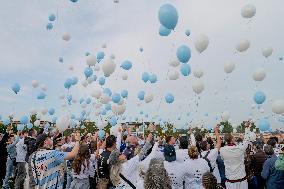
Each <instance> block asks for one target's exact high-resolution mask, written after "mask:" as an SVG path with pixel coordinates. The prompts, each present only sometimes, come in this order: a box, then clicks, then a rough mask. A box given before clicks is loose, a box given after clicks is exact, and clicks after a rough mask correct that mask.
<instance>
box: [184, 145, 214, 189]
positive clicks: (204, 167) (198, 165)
mask: <svg viewBox="0 0 284 189" xmlns="http://www.w3.org/2000/svg"><path fill="white" fill-rule="evenodd" d="M188 155H189V159H188V160H186V161H185V162H184V163H183V169H185V171H186V177H185V188H186V189H193V188H201V186H202V184H201V178H202V175H203V174H204V173H206V172H207V171H210V168H209V166H208V163H207V162H206V161H205V160H204V159H202V158H199V152H198V149H197V147H196V146H191V147H190V148H189V149H188Z"/></svg>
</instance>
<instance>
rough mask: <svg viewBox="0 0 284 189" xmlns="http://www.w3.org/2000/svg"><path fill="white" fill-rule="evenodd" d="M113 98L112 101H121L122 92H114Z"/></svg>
mask: <svg viewBox="0 0 284 189" xmlns="http://www.w3.org/2000/svg"><path fill="white" fill-rule="evenodd" d="M111 99H112V101H113V102H114V103H119V101H120V99H121V96H120V94H118V93H114V94H113V95H112V97H111Z"/></svg>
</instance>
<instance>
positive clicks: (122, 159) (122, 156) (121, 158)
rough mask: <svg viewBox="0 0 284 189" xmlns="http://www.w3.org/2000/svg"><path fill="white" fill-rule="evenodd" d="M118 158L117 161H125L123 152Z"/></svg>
mask: <svg viewBox="0 0 284 189" xmlns="http://www.w3.org/2000/svg"><path fill="white" fill-rule="evenodd" d="M118 159H119V161H125V160H126V156H125V155H124V154H121V155H119V157H118Z"/></svg>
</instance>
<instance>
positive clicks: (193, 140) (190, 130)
mask: <svg viewBox="0 0 284 189" xmlns="http://www.w3.org/2000/svg"><path fill="white" fill-rule="evenodd" d="M189 134H190V140H191V145H192V146H196V140H195V137H194V134H193V133H192V129H191V128H189Z"/></svg>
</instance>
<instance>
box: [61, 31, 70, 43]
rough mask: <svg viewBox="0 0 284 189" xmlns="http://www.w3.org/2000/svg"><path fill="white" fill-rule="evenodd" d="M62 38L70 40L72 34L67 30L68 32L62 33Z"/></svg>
mask: <svg viewBox="0 0 284 189" xmlns="http://www.w3.org/2000/svg"><path fill="white" fill-rule="evenodd" d="M62 39H63V40H64V41H69V40H70V39H71V35H70V34H69V33H67V32H66V33H64V34H63V35H62Z"/></svg>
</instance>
